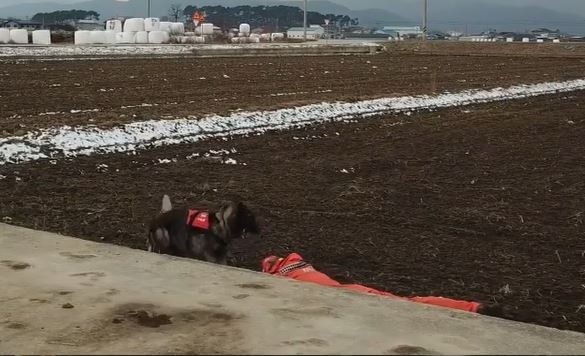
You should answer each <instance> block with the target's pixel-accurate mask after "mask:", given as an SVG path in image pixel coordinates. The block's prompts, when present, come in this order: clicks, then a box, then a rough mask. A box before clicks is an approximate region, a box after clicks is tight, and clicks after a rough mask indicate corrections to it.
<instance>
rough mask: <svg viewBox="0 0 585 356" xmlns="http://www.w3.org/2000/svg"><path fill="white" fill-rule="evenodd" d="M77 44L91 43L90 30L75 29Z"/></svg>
mask: <svg viewBox="0 0 585 356" xmlns="http://www.w3.org/2000/svg"><path fill="white" fill-rule="evenodd" d="M75 44H76V45H86V44H91V33H90V31H75Z"/></svg>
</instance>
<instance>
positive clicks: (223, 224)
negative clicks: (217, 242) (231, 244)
mask: <svg viewBox="0 0 585 356" xmlns="http://www.w3.org/2000/svg"><path fill="white" fill-rule="evenodd" d="M216 216H217V218H218V222H219V224H218V226H217V227H218V231H217V232H216V233H217V234H218V235H220V236H223V237H225V238H228V239H234V238H244V237H246V235H247V234H248V233H252V234H259V233H260V227H259V225H258V222H257V220H256V216H255V215H254V213H253V212H252V211H251V210H250V208H248V206H247V205H246V204H244V203H241V202H229V203H228V204H225V205H224V206H222V207H221V209H220V210H219V211H218V213H217V214H216Z"/></svg>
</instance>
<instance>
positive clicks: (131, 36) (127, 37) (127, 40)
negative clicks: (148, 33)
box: [118, 32, 136, 44]
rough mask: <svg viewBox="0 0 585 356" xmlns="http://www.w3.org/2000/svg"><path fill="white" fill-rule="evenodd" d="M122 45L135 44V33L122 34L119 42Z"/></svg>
mask: <svg viewBox="0 0 585 356" xmlns="http://www.w3.org/2000/svg"><path fill="white" fill-rule="evenodd" d="M118 43H124V44H133V43H136V32H122V37H121V42H118Z"/></svg>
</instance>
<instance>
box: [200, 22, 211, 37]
mask: <svg viewBox="0 0 585 356" xmlns="http://www.w3.org/2000/svg"><path fill="white" fill-rule="evenodd" d="M201 34H203V36H210V35H213V24H212V23H204V24H201Z"/></svg>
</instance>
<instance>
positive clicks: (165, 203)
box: [160, 194, 173, 213]
mask: <svg viewBox="0 0 585 356" xmlns="http://www.w3.org/2000/svg"><path fill="white" fill-rule="evenodd" d="M171 210H173V204H171V198H170V197H169V196H168V195H166V194H165V195H164V196H163V199H162V207H161V209H160V212H161V213H166V212H167V211H171Z"/></svg>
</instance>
